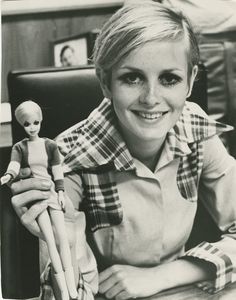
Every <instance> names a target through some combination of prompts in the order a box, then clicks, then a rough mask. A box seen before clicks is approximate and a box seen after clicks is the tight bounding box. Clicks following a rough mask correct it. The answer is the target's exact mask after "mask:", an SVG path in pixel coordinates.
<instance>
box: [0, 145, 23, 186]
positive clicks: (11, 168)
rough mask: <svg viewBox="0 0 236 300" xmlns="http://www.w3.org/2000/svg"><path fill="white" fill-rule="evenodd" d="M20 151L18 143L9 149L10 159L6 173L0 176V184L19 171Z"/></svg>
mask: <svg viewBox="0 0 236 300" xmlns="http://www.w3.org/2000/svg"><path fill="white" fill-rule="evenodd" d="M21 159H22V152H21V149H20V146H19V144H18V143H17V144H16V145H14V146H13V148H12V151H11V161H10V163H9V165H8V168H7V171H6V173H5V174H4V175H3V176H2V177H1V179H0V180H1V185H3V184H6V183H8V182H9V181H11V180H12V179H15V178H16V176H17V175H18V174H19V172H20V166H21Z"/></svg>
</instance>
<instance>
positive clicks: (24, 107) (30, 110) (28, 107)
mask: <svg viewBox="0 0 236 300" xmlns="http://www.w3.org/2000/svg"><path fill="white" fill-rule="evenodd" d="M32 114H36V115H37V116H38V118H39V121H40V122H41V121H42V119H43V115H42V110H41V108H40V106H39V105H38V104H37V103H35V102H33V101H31V100H28V101H24V102H22V103H21V104H20V105H19V106H17V108H16V110H15V117H16V120H17V122H18V123H19V124H20V125H22V126H23V125H24V122H25V120H26V119H27V118H28V117H29V116H31V115H32Z"/></svg>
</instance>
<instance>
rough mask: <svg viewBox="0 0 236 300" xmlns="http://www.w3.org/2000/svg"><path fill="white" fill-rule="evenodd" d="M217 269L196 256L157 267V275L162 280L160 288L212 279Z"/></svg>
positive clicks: (164, 288)
mask: <svg viewBox="0 0 236 300" xmlns="http://www.w3.org/2000/svg"><path fill="white" fill-rule="evenodd" d="M215 273H216V269H215V266H214V265H213V264H211V263H208V262H206V261H204V260H201V259H196V258H182V259H178V260H175V261H173V262H169V263H164V264H162V265H159V266H157V267H155V277H156V278H157V280H158V281H159V282H160V284H161V286H160V290H161V291H162V290H166V289H169V288H173V287H177V286H181V285H186V284H191V283H195V282H198V281H203V280H211V279H213V278H214V277H215Z"/></svg>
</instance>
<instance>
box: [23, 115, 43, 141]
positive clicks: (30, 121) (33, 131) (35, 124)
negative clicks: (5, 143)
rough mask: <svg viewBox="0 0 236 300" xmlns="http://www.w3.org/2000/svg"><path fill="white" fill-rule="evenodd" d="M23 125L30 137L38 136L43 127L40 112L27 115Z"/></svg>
mask: <svg viewBox="0 0 236 300" xmlns="http://www.w3.org/2000/svg"><path fill="white" fill-rule="evenodd" d="M23 127H24V129H25V132H26V133H27V135H28V136H29V138H35V137H38V134H39V131H40V128H41V120H40V117H39V116H38V114H32V115H31V116H27V117H26V118H25V120H24V122H23Z"/></svg>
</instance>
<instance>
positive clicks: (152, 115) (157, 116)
mask: <svg viewBox="0 0 236 300" xmlns="http://www.w3.org/2000/svg"><path fill="white" fill-rule="evenodd" d="M134 113H135V114H136V115H138V116H139V117H141V118H143V119H146V120H158V119H160V118H161V117H162V116H164V115H165V114H166V113H167V111H165V112H153V113H151V112H143V111H135V112H134Z"/></svg>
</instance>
